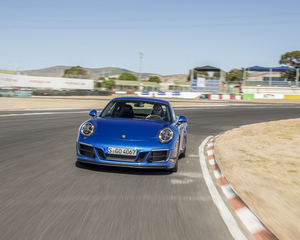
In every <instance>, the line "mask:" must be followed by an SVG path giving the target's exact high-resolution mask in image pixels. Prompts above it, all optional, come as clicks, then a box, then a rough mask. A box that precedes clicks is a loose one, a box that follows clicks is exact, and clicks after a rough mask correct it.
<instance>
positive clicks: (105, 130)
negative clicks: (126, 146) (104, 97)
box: [97, 118, 171, 141]
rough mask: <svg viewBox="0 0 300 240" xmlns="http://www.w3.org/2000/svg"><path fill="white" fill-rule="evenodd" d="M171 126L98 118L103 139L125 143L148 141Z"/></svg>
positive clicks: (153, 122)
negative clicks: (123, 141)
mask: <svg viewBox="0 0 300 240" xmlns="http://www.w3.org/2000/svg"><path fill="white" fill-rule="evenodd" d="M170 124H171V123H169V122H159V121H151V120H139V119H124V118H97V130H98V133H99V135H100V136H101V137H103V138H107V139H116V140H120V139H122V140H125V141H126V140H127V141H145V140H148V139H149V138H151V137H152V136H154V135H156V134H157V133H158V131H159V130H160V129H162V128H164V127H167V126H169V125H170ZM124 136H125V137H124Z"/></svg>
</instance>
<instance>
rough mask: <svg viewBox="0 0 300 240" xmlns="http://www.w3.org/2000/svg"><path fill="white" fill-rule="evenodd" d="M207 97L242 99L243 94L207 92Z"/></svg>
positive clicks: (211, 98)
mask: <svg viewBox="0 0 300 240" xmlns="http://www.w3.org/2000/svg"><path fill="white" fill-rule="evenodd" d="M207 98H208V99H209V100H220V99H222V100H229V99H232V100H242V99H243V95H235V94H230V95H229V94H208V95H207Z"/></svg>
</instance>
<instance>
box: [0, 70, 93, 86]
mask: <svg viewBox="0 0 300 240" xmlns="http://www.w3.org/2000/svg"><path fill="white" fill-rule="evenodd" d="M0 85H2V86H9V87H22V88H48V89H49V88H50V89H94V80H92V79H75V78H55V77H33V76H23V75H11V74H4V73H0Z"/></svg>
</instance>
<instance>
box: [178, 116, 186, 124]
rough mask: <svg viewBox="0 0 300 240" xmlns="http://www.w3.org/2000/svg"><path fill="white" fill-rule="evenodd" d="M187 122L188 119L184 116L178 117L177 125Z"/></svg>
mask: <svg viewBox="0 0 300 240" xmlns="http://www.w3.org/2000/svg"><path fill="white" fill-rule="evenodd" d="M187 121H188V119H187V118H186V117H185V116H180V117H179V119H178V122H179V123H186V122H187Z"/></svg>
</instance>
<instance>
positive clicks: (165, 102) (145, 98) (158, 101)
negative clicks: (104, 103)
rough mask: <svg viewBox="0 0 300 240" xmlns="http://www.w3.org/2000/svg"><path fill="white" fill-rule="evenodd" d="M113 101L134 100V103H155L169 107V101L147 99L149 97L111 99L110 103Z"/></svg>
mask: <svg viewBox="0 0 300 240" xmlns="http://www.w3.org/2000/svg"><path fill="white" fill-rule="evenodd" d="M115 100H121V101H122V100H134V101H147V102H157V103H161V104H168V105H170V103H169V101H167V100H163V99H157V98H149V97H117V98H114V99H112V100H111V101H115Z"/></svg>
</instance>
